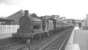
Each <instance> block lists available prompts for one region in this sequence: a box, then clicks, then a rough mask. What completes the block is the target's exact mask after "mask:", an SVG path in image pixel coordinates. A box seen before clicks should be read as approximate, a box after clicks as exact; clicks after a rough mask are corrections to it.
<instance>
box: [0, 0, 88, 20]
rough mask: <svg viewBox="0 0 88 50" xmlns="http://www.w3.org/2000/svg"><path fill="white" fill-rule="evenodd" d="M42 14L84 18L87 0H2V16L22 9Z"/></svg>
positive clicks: (0, 5) (87, 9)
mask: <svg viewBox="0 0 88 50" xmlns="http://www.w3.org/2000/svg"><path fill="white" fill-rule="evenodd" d="M20 9H28V10H29V12H30V13H33V12H35V13H36V14H37V15H38V16H41V15H52V14H56V15H60V16H61V17H66V18H74V19H83V18H85V16H86V14H88V2H87V0H0V16H4V17H6V16H9V15H10V14H12V13H14V12H16V11H18V10H20Z"/></svg>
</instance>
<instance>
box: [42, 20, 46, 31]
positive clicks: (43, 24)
mask: <svg viewBox="0 0 88 50" xmlns="http://www.w3.org/2000/svg"><path fill="white" fill-rule="evenodd" d="M45 28H46V21H45V19H44V18H43V19H42V30H43V31H44V32H45Z"/></svg>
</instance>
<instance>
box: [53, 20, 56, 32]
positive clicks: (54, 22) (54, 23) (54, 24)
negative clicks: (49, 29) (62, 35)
mask: <svg viewBox="0 0 88 50" xmlns="http://www.w3.org/2000/svg"><path fill="white" fill-rule="evenodd" d="M53 28H54V30H56V20H55V19H53Z"/></svg>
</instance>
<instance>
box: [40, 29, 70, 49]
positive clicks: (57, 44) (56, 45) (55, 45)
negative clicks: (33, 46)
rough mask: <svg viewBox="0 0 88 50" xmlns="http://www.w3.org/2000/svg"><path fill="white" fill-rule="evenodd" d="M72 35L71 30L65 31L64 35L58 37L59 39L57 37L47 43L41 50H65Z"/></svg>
mask: <svg viewBox="0 0 88 50" xmlns="http://www.w3.org/2000/svg"><path fill="white" fill-rule="evenodd" d="M70 34H71V30H68V31H64V33H63V34H62V35H60V36H59V35H58V36H59V37H55V39H53V40H52V41H50V42H49V43H46V45H44V46H43V47H41V48H40V49H39V50H64V48H65V45H66V43H67V41H68V39H69V36H70Z"/></svg>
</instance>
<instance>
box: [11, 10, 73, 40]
mask: <svg viewBox="0 0 88 50" xmlns="http://www.w3.org/2000/svg"><path fill="white" fill-rule="evenodd" d="M34 16H36V15H34ZM36 19H37V20H36ZM50 21H51V22H49V23H48V24H47V22H45V26H46V27H45V29H44V30H42V29H43V25H44V24H43V23H42V19H41V18H40V19H38V18H37V17H33V16H31V15H29V13H28V10H25V11H24V16H22V17H21V18H20V20H19V25H20V28H19V29H18V31H17V33H15V34H13V35H12V37H13V38H14V39H24V40H27V39H33V38H36V39H41V37H42V36H43V35H44V36H47V37H48V36H50V35H52V34H54V33H55V32H60V31H62V30H65V29H67V28H70V27H72V26H68V25H67V26H64V27H63V26H62V27H58V28H55V30H54V28H53V21H52V20H50ZM50 23H51V24H50ZM58 25H59V24H58Z"/></svg>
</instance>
